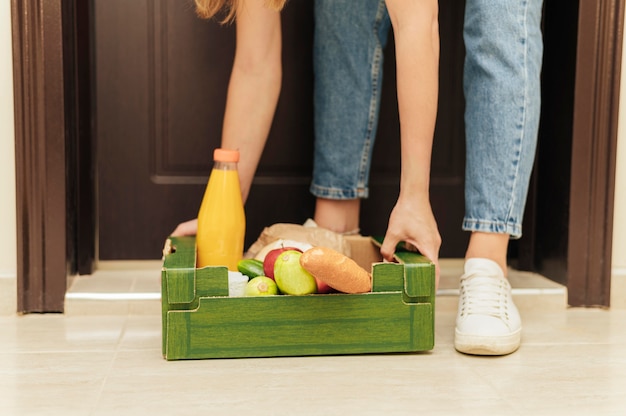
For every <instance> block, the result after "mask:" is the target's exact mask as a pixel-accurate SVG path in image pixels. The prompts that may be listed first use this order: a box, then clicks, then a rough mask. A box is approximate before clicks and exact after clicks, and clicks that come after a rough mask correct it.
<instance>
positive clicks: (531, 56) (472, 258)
mask: <svg viewBox="0 0 626 416" xmlns="http://www.w3.org/2000/svg"><path fill="white" fill-rule="evenodd" d="M541 8H542V0H498V1H486V0H468V1H467V2H466V14H465V28H464V40H465V46H466V53H467V56H466V61H465V73H464V87H465V97H466V115H465V122H466V133H467V134H466V136H467V164H466V185H465V186H466V187H465V200H466V213H465V218H464V222H463V229H465V230H468V231H472V236H471V237H470V243H469V246H468V250H467V253H466V263H465V274H464V275H463V276H462V277H461V296H460V299H459V314H458V317H457V328H456V335H455V347H456V348H457V350H459V351H461V352H465V353H469V354H490V355H501V354H508V353H511V352H513V351H515V350H516V349H517V348H518V347H519V344H520V340H521V320H520V318H519V313H518V311H517V308H516V307H515V305H514V304H513V299H512V297H511V288H510V285H509V283H508V281H507V280H506V278H505V273H506V252H507V247H508V241H509V238H519V237H520V236H521V229H522V227H521V222H522V217H523V212H524V206H525V203H526V195H527V192H528V182H529V179H530V173H531V170H532V165H533V161H534V156H535V148H536V141H537V129H538V125H539V110H540V84H539V81H540V72H541V59H542V53H543V44H542V37H541V30H540V22H541Z"/></svg>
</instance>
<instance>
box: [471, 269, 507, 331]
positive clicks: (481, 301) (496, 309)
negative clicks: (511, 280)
mask: <svg viewBox="0 0 626 416" xmlns="http://www.w3.org/2000/svg"><path fill="white" fill-rule="evenodd" d="M508 288H509V287H508V284H507V282H506V280H503V279H498V278H495V277H482V276H469V277H466V278H463V279H461V293H460V294H461V316H466V315H471V314H479V315H490V316H494V317H497V318H501V319H505V320H508V319H509V314H508V304H509V302H508Z"/></svg>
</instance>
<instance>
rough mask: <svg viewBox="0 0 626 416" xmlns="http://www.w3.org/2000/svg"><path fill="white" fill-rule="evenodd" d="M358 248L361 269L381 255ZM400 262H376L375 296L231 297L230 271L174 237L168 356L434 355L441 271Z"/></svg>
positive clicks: (189, 241)
mask: <svg viewBox="0 0 626 416" xmlns="http://www.w3.org/2000/svg"><path fill="white" fill-rule="evenodd" d="M351 244H352V247H353V252H354V251H355V250H354V249H355V248H356V249H357V250H356V251H359V252H360V253H361V255H360V257H361V259H360V262H361V263H362V262H364V261H367V260H368V255H367V253H377V252H378V250H377V249H375V248H374V249H373V247H374V245H373V241H372V240H370V239H369V238H365V237H361V238H356V239H353V240H352V242H351ZM365 245H367V246H369V247H370V248H369V249H368V248H367V247H365ZM363 248H366V250H365V251H364V250H363ZM364 252H365V253H366V255H365V258H363V257H364V256H363V253H364ZM369 256H370V257H372V255H371V254H369ZM353 257H354V256H353ZM396 257H397V258H398V260H399V261H400V262H401V263H380V262H379V261H380V259H379V258H372V259H371V260H372V261H373V263H370V264H371V267H372V277H373V289H372V292H371V293H364V294H354V295H352V294H340V293H334V294H319V295H318V294H315V295H305V296H288V295H277V296H267V297H228V271H227V269H226V268H225V267H204V268H201V269H197V268H195V261H196V256H195V238H194V237H181V238H174V237H172V238H171V239H170V240H169V241H168V246H167V247H166V250H165V251H164V263H163V269H162V273H161V290H162V297H161V299H162V301H161V302H162V312H163V314H162V324H163V357H164V358H165V359H167V360H180V359H200V358H235V357H275V356H303V355H338V354H364V353H387V352H417V351H427V350H431V349H432V348H433V346H434V311H435V269H434V265H433V264H432V263H431V262H430V261H428V260H427V259H425V258H424V257H422V256H420V255H418V254H416V253H411V252H403V251H399V252H398V253H397V254H396ZM355 260H356V258H355ZM357 262H359V261H357Z"/></svg>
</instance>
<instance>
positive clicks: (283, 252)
mask: <svg viewBox="0 0 626 416" xmlns="http://www.w3.org/2000/svg"><path fill="white" fill-rule="evenodd" d="M289 243H293V241H290V242H289ZM295 245H297V244H291V246H290V247H276V245H273V246H272V247H273V248H271V249H270V250H269V251H266V255H265V256H264V257H263V261H261V260H259V259H242V260H241V261H239V263H238V269H239V271H240V272H241V273H243V274H244V275H246V276H248V277H249V278H250V279H251V280H250V282H249V283H248V286H250V288H248V287H246V295H247V296H261V295H266V294H269V293H268V290H266V288H265V287H263V286H261V287H259V284H260V283H261V281H262V280H263V281H265V282H267V280H265V279H273V281H274V282H275V283H276V286H277V288H278V291H279V293H281V294H285V295H308V294H314V293H329V292H332V291H337V292H343V293H365V292H369V291H371V288H372V281H371V276H370V274H369V273H368V272H367V271H366V270H365V269H363V268H362V267H360V266H359V265H358V264H357V263H356V262H355V261H354V260H352V259H351V258H349V257H347V256H346V255H344V254H343V253H340V252H338V251H336V250H334V249H331V248H328V247H321V246H320V247H311V248H309V249H307V250H305V251H304V252H303V251H302V250H300V249H299V248H296V247H293V246H295ZM257 277H263V278H265V279H257Z"/></svg>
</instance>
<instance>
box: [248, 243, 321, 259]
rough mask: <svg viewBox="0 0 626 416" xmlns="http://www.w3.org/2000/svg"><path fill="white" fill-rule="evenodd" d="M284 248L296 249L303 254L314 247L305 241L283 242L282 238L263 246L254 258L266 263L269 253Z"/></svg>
mask: <svg viewBox="0 0 626 416" xmlns="http://www.w3.org/2000/svg"><path fill="white" fill-rule="evenodd" d="M283 247H294V248H297V249H298V250H300V251H302V252H305V251H306V250H308V249H310V248H312V247H313V246H312V245H311V244H309V243H307V242H303V241H296V240H283V239H282V238H279V239H278V240H274V241H272V242H271V243H269V244H267V245H265V246H263V248H262V249H261V250H259V252H258V253H257V254H256V256H254V258H255V259H257V260H261V261H264V260H265V256H267V253H269V252H270V250H274V249H275V248H283Z"/></svg>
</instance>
